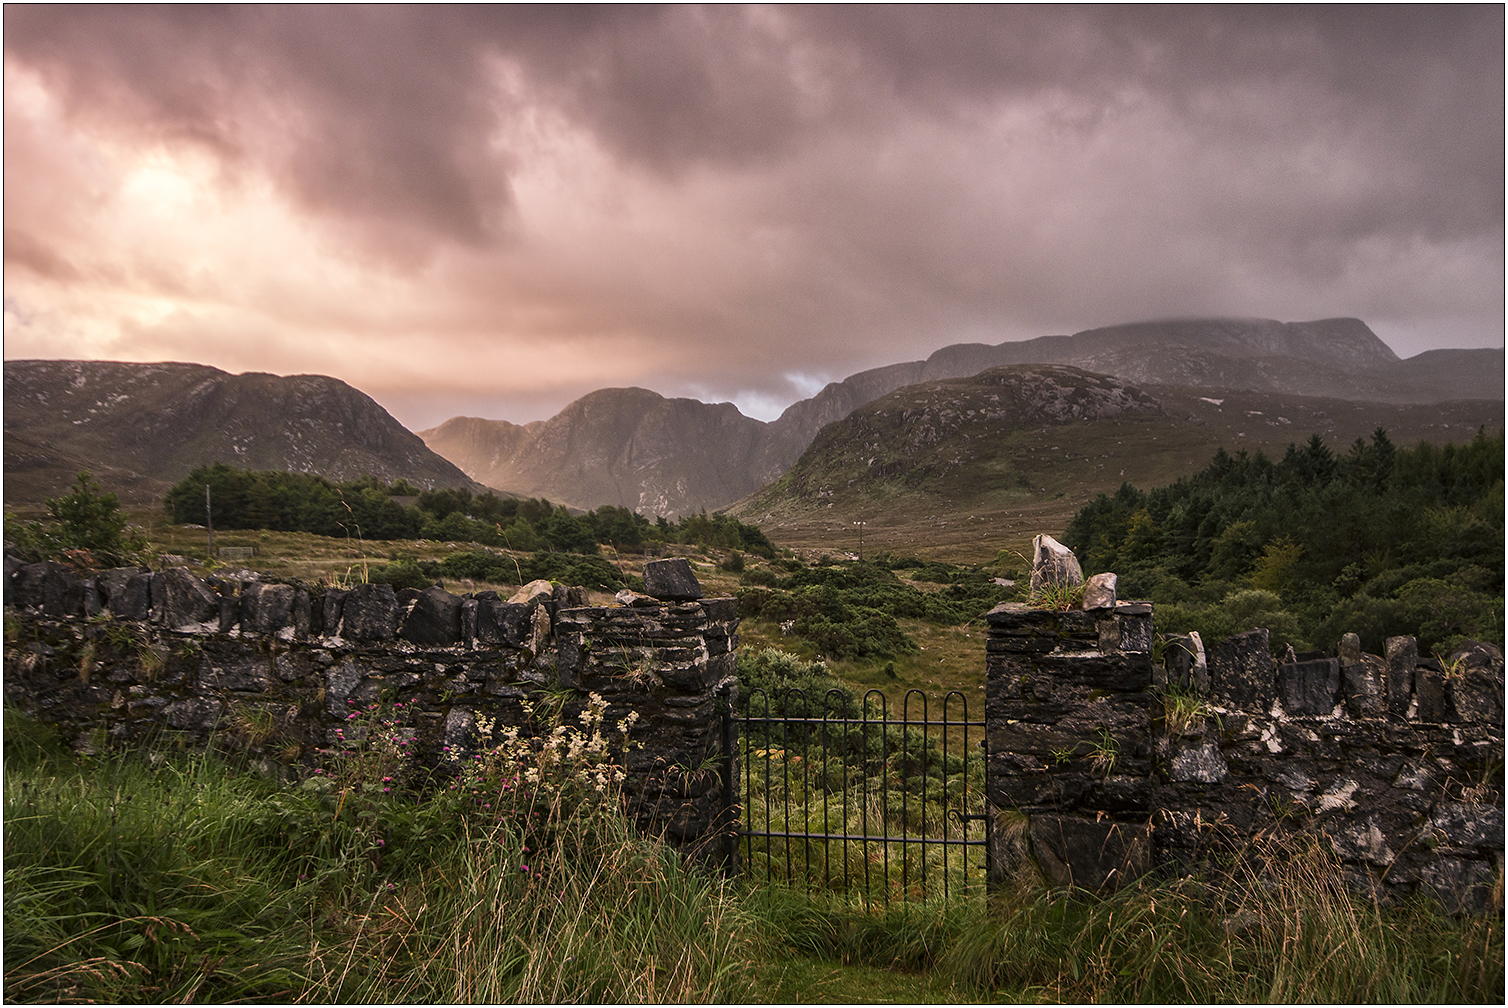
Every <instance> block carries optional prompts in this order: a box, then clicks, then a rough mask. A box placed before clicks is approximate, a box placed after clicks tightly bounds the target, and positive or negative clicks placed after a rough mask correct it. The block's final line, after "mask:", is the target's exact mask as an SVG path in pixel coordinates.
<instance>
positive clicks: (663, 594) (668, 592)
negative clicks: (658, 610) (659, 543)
mask: <svg viewBox="0 0 1508 1008" xmlns="http://www.w3.org/2000/svg"><path fill="white" fill-rule="evenodd" d="M644 591H645V593H646V594H648V595H652V596H654V597H655V598H657V599H662V600H665V601H669V602H694V601H695V600H697V599H699V598H701V597H702V595H703V592H702V584H701V582H700V581H698V580H697V579H696V573H695V572H694V571H692V569H691V563H690V562H689V561H687V560H686V558H685V557H671V558H669V559H666V560H650V561H647V562H646V563H645V564H644Z"/></svg>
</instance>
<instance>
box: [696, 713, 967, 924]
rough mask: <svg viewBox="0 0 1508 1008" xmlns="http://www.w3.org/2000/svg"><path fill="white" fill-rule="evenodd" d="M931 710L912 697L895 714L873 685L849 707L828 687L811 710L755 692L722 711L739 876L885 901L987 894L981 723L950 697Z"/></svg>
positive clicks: (726, 784)
mask: <svg viewBox="0 0 1508 1008" xmlns="http://www.w3.org/2000/svg"><path fill="white" fill-rule="evenodd" d="M935 706H937V705H934V703H933V702H932V701H931V700H930V699H929V698H928V697H927V695H926V694H925V693H923V692H922V691H920V690H915V689H912V690H907V691H906V694H905V697H904V698H903V699H902V701H901V709H900V716H899V717H898V718H894V717H892V716H891V715H892V711H891V708H890V704H889V701H888V700H887V698H886V697H885V694H884V693H883V692H881V691H880V690H877V689H872V690H869V691H868V692H866V693H865V694H864V696H863V697H862V699H860V700H858V701H855V700H854V699H853V697H852V695H851V694H848V693H846V692H844V691H841V690H830V691H828V693H827V694H826V696H824V697H823V698H822V700H821V703H820V706H818V705H817V704H814V703H811V702H809V700H808V698H807V696H806V695H805V694H804V693H802V692H801V691H800V690H790V691H788V692H786V693H784V694H778V695H776V696H775V697H773V698H772V697H771V696H770V695H768V694H767V693H765V691H764V690H754V691H753V692H752V693H751V694H750V695H749V696H747V697H744V698H742V702H741V703H740V704H739V708H740V709H739V710H738V711H735V710H732V709H731V708H730V709H728V710H727V711H726V714H725V718H726V721H725V725H724V736H723V737H724V752H726V753H737V755H738V770H737V772H736V773H734V771H733V767H732V766H731V763H732V761H731V760H730V761H729V764H730V765H729V766H727V767H725V773H724V789H725V792H726V798H727V800H728V803H729V806H730V807H733V806H735V805H736V806H738V807H739V811H740V813H741V814H740V815H739V826H738V830H737V833H736V842H737V843H738V845H739V850H738V860H739V862H740V863H741V864H742V867H743V871H744V873H745V874H746V875H747V876H748V877H749V878H751V879H752V880H755V881H767V882H769V881H776V880H779V881H782V882H784V883H786V884H791V885H799V886H803V887H804V888H806V889H808V890H811V889H822V890H825V891H829V892H835V893H846V894H849V895H857V896H860V897H862V898H863V899H866V900H872V901H882V902H886V903H888V902H889V901H890V900H891V899H926V898H928V897H930V896H943V897H947V896H951V895H958V894H964V893H974V892H979V893H982V892H983V891H984V881H985V877H986V871H987V869H986V866H985V865H984V864H983V863H982V862H983V861H984V860H985V857H986V856H987V853H986V852H987V851H988V849H989V848H988V844H987V843H986V840H985V827H986V821H985V820H986V817H985V815H984V814H983V813H984V799H983V793H984V760H985V752H984V743H983V736H984V732H983V728H984V722H983V721H982V720H978V721H976V720H971V719H970V718H969V711H968V700H967V699H966V698H965V697H964V695H963V694H962V693H960V692H958V691H957V690H954V691H952V692H949V693H948V694H947V695H945V696H944V697H943V698H942V700H941V701H940V706H941V708H942V709H941V711H940V714H941V717H939V718H934V717H932V714H933V713H935V712H936V711H935ZM975 729H977V731H972V730H975ZM971 734H972V736H973V739H972V740H971ZM735 777H736V780H735V779H734V778H735ZM980 848H983V850H980Z"/></svg>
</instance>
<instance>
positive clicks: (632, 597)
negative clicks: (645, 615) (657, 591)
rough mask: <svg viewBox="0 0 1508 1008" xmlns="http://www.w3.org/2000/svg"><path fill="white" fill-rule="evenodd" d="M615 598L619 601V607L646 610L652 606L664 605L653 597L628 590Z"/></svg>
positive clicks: (624, 590)
mask: <svg viewBox="0 0 1508 1008" xmlns="http://www.w3.org/2000/svg"><path fill="white" fill-rule="evenodd" d="M613 598H614V599H616V600H617V602H618V604H619V605H623V606H629V607H630V608H633V607H637V608H640V609H646V608H650V607H652V606H658V605H663V604H664V603H662V602H661V601H660V600H659V599H657V598H655V597H654V596H652V595H644V594H641V593H639V592H636V591H632V590H630V589H628V588H625V589H623V590H622V591H620V592H619V593H618V594H616V595H614V596H613Z"/></svg>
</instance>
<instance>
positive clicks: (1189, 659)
mask: <svg viewBox="0 0 1508 1008" xmlns="http://www.w3.org/2000/svg"><path fill="white" fill-rule="evenodd" d="M1162 660H1163V667H1164V668H1165V669H1166V675H1167V684H1168V685H1169V686H1177V687H1179V688H1181V689H1192V690H1195V691H1196V692H1199V693H1208V692H1209V689H1210V668H1209V661H1208V659H1207V658H1206V656H1205V654H1204V641H1203V640H1202V639H1201V638H1200V636H1199V632H1198V631H1197V630H1192V631H1190V632H1189V633H1186V634H1177V635H1174V636H1172V637H1169V638H1168V642H1167V647H1165V648H1164V649H1163V652H1162Z"/></svg>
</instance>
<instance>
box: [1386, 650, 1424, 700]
mask: <svg viewBox="0 0 1508 1008" xmlns="http://www.w3.org/2000/svg"><path fill="white" fill-rule="evenodd" d="M1418 662H1419V642H1418V641H1417V640H1415V639H1414V638H1412V637H1389V638H1388V640H1387V663H1388V711H1389V712H1391V713H1393V714H1396V715H1398V716H1399V717H1402V716H1403V715H1404V714H1406V713H1407V712H1408V709H1409V698H1410V697H1411V696H1412V695H1413V690H1414V666H1415V665H1417V664H1418Z"/></svg>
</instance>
